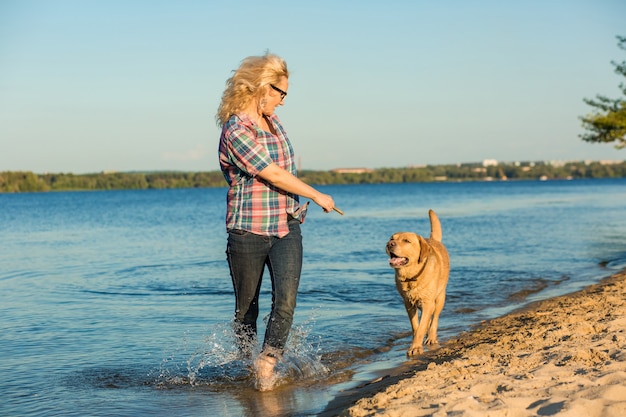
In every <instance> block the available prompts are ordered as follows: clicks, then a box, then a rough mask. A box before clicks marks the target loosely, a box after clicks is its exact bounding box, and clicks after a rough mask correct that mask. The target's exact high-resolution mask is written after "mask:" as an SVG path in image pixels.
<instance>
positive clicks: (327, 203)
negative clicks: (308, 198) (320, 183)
mask: <svg viewBox="0 0 626 417" xmlns="http://www.w3.org/2000/svg"><path fill="white" fill-rule="evenodd" d="M312 199H313V202H314V203H315V204H317V205H318V206H320V207H321V208H323V209H324V212H326V213H330V212H331V211H333V208H334V207H335V202H334V201H333V198H332V197H331V196H329V195H328V194H323V193H317V195H315V196H313V197H312Z"/></svg>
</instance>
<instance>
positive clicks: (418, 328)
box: [407, 303, 435, 356]
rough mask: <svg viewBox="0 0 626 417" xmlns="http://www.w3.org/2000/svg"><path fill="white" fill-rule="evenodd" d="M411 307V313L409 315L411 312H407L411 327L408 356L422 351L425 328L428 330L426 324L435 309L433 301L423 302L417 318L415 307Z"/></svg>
mask: <svg viewBox="0 0 626 417" xmlns="http://www.w3.org/2000/svg"><path fill="white" fill-rule="evenodd" d="M412 309H413V315H412V316H411V313H409V318H410V319H411V327H412V328H413V343H411V347H410V348H409V350H408V352H407V355H408V356H415V355H419V354H420V353H423V352H424V348H423V346H422V344H423V341H424V336H425V335H426V330H428V325H429V324H430V318H431V317H432V315H433V312H434V310H435V303H424V304H423V305H422V308H421V319H418V312H417V308H416V307H412ZM407 311H408V309H407Z"/></svg>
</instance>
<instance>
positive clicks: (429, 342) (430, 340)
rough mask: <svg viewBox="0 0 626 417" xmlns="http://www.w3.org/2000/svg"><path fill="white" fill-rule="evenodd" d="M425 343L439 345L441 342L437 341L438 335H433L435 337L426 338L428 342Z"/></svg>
mask: <svg viewBox="0 0 626 417" xmlns="http://www.w3.org/2000/svg"><path fill="white" fill-rule="evenodd" d="M425 343H426V344H427V345H438V344H439V342H438V341H437V338H436V337H433V338H431V337H428V338H426V342H425Z"/></svg>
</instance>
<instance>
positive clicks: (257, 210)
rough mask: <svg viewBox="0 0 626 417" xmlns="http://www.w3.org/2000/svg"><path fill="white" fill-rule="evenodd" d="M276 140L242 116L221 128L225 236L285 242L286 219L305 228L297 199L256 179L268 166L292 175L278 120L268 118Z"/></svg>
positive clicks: (291, 158) (303, 208) (292, 164)
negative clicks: (245, 234) (243, 234)
mask: <svg viewBox="0 0 626 417" xmlns="http://www.w3.org/2000/svg"><path fill="white" fill-rule="evenodd" d="M269 121H270V123H272V124H273V126H274V129H275V131H276V133H277V134H276V135H273V134H271V133H270V132H266V131H264V130H262V129H261V128H259V126H257V124H256V123H255V122H253V121H252V120H251V119H250V118H249V117H248V116H247V115H246V114H244V113H242V114H238V115H233V116H231V117H230V119H228V121H227V122H226V123H225V124H224V126H223V127H222V134H221V136H220V146H219V161H220V167H221V169H222V173H223V174H224V178H225V179H226V182H228V185H229V186H230V188H229V189H228V194H227V197H226V200H227V210H226V230H232V229H240V230H246V231H249V232H252V233H255V234H259V235H266V236H278V237H283V236H285V235H287V234H288V233H289V226H288V225H287V221H288V217H287V216H288V215H291V216H293V217H294V218H296V219H298V220H300V222H304V216H305V213H306V205H305V206H300V203H299V197H298V196H297V195H295V194H290V193H287V192H285V191H283V190H281V189H279V188H276V187H274V186H272V185H271V184H270V183H268V182H266V181H265V180H263V179H261V178H260V177H258V176H257V174H258V173H259V172H260V171H262V170H263V169H264V168H266V167H267V166H268V165H270V164H271V163H272V162H273V163H275V164H276V165H278V166H279V167H281V168H284V169H285V170H287V171H288V172H290V173H292V174H293V175H296V173H297V171H296V164H295V161H294V154H293V149H292V147H291V143H290V142H289V139H288V138H287V134H286V133H285V130H284V129H283V127H282V125H281V124H280V121H279V120H278V117H277V116H276V115H272V116H271V117H270V118H269Z"/></svg>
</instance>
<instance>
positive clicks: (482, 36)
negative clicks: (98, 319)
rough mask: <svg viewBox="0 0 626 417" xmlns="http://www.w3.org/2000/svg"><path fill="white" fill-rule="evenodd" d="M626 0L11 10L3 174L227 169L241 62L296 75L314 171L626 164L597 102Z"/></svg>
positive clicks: (151, 3)
mask: <svg viewBox="0 0 626 417" xmlns="http://www.w3.org/2000/svg"><path fill="white" fill-rule="evenodd" d="M625 22H626V1H623V0H585V1H583V0H560V1H559V0H529V1H515V2H514V1H502V0H493V1H491V0H485V1H481V0H474V1H468V0H448V1H422V0H414V1H408V0H407V1H398V0H387V1H367V0H363V1H340V0H318V1H307V2H299V1H294V0H288V1H271V0H270V1H254V2H252V1H247V0H244V1H236V2H235V1H233V2H227V1H212V0H207V1H189V0H187V1H185V0H180V1H161V0H145V1H141V0H101V1H92V0H38V1H37V0H0V171H4V170H12V171H15V170H28V171H34V172H37V173H43V172H74V173H87V172H99V171H103V170H118V171H133V170H185V171H212V170H217V169H218V164H217V143H218V137H219V130H218V128H217V127H216V124H215V112H216V109H217V106H218V104H219V100H220V97H221V94H222V91H223V88H224V82H225V80H226V79H227V78H228V77H229V76H230V74H231V71H232V70H233V69H235V68H236V67H237V66H238V65H239V63H240V61H241V59H242V58H244V57H246V56H248V55H259V54H263V53H264V52H265V51H266V50H269V51H271V52H274V53H277V54H279V55H281V56H283V57H284V58H285V59H286V60H287V63H288V65H289V69H290V71H291V77H290V88H289V96H288V97H287V99H286V101H285V106H284V107H281V108H279V109H278V111H277V113H278V115H279V116H280V117H281V119H282V121H283V124H284V125H285V128H286V130H287V132H288V134H289V137H290V139H291V140H292V142H293V145H294V148H295V150H296V154H297V156H298V158H299V160H300V161H301V167H302V168H304V169H321V170H325V169H332V168H338V167H369V168H381V167H403V166H407V165H423V164H447V163H456V162H478V161H482V160H483V159H497V160H499V161H507V162H512V161H539V160H583V159H594V160H598V159H612V160H624V159H626V150H621V151H619V150H616V149H614V148H613V146H612V145H611V144H588V143H585V142H583V141H582V140H580V138H579V136H578V135H579V134H581V133H582V132H583V130H582V128H581V123H580V120H579V116H582V115H584V114H586V113H588V112H589V111H590V110H591V108H590V107H589V106H587V105H586V104H584V103H583V101H582V100H583V98H593V97H594V96H595V95H596V94H599V93H600V94H604V95H607V96H609V97H612V98H617V97H620V95H621V93H620V90H619V88H618V85H619V83H620V82H621V81H624V79H623V78H621V77H619V76H618V75H617V74H615V73H614V71H613V70H614V68H613V66H612V65H611V61H612V60H613V61H620V62H621V61H623V60H625V59H626V57H625V55H624V52H623V51H622V50H620V49H619V48H618V47H617V39H616V35H626V23H625Z"/></svg>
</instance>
